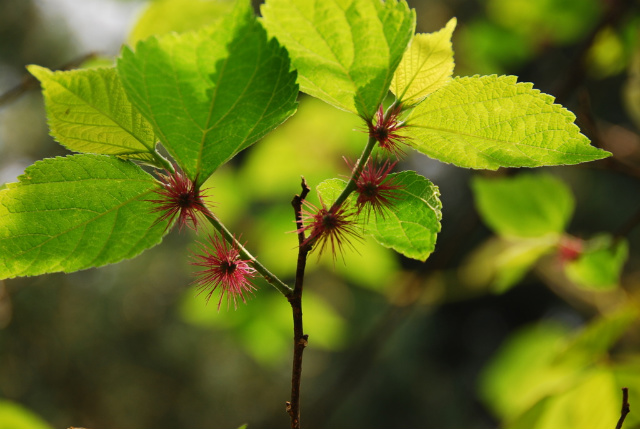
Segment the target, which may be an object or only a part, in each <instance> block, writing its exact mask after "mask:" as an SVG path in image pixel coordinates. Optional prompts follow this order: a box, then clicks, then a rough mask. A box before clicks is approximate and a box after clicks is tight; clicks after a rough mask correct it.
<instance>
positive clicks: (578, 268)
mask: <svg viewBox="0 0 640 429" xmlns="http://www.w3.org/2000/svg"><path fill="white" fill-rule="evenodd" d="M628 253H629V251H628V246H627V242H626V240H619V241H615V240H614V239H613V238H612V237H611V236H608V235H600V236H596V237H594V238H592V239H591V240H589V241H588V242H587V243H586V246H585V249H584V251H583V252H582V253H581V254H580V256H579V257H578V258H577V259H576V260H574V261H570V262H569V263H568V264H567V266H566V268H565V271H566V273H567V276H568V277H569V279H571V281H573V282H574V283H575V284H577V285H579V286H582V287H584V288H587V289H592V290H611V289H615V288H616V287H617V286H618V279H619V278H620V273H621V271H622V267H623V265H624V263H625V261H626V260H627V256H628Z"/></svg>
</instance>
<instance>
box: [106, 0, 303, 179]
mask: <svg viewBox="0 0 640 429" xmlns="http://www.w3.org/2000/svg"><path fill="white" fill-rule="evenodd" d="M118 72H119V73H120V77H121V79H122V82H123V85H124V88H125V90H126V91H127V94H128V96H129V98H130V99H131V101H132V102H133V103H134V104H135V105H136V106H137V107H138V108H139V109H140V111H141V112H142V114H143V115H144V116H145V117H146V118H147V119H148V120H149V122H151V123H152V124H153V127H154V130H155V131H156V134H157V135H158V137H159V139H160V141H161V142H162V143H163V145H164V146H165V147H166V148H167V150H168V151H169V152H170V153H171V155H172V156H173V158H174V159H175V160H176V162H177V163H178V164H179V165H180V166H181V167H182V169H183V170H184V171H185V172H186V173H187V174H188V176H189V177H190V178H191V179H192V180H196V179H197V181H198V182H199V184H201V183H202V182H204V181H205V180H206V179H207V178H208V177H209V176H210V175H211V173H213V171H215V169H216V168H218V167H219V166H220V165H222V164H223V163H225V162H226V161H228V160H229V159H231V158H232V157H233V156H234V155H235V154H237V153H238V152H240V151H241V150H243V149H245V148H247V147H248V146H250V145H251V144H253V143H255V142H256V141H257V140H258V139H260V138H261V137H263V136H264V135H265V134H267V133H268V132H269V131H271V130H273V129H274V128H275V127H277V126H278V125H279V124H281V123H282V122H283V121H284V120H286V119H287V118H288V117H289V116H291V115H292V114H293V113H294V111H295V109H296V97H297V95H298V87H297V85H296V84H295V79H296V74H295V72H291V71H290V64H289V59H288V56H287V52H286V51H285V50H284V49H283V48H282V47H280V46H279V45H278V43H277V42H276V41H275V40H273V39H272V40H267V35H266V32H265V31H264V29H263V28H262V27H261V26H260V25H259V24H258V23H257V21H256V19H255V17H254V16H253V12H252V10H251V8H250V6H249V4H248V2H244V1H242V2H239V3H238V6H237V7H236V9H235V10H234V12H233V13H231V14H229V15H226V16H225V17H224V18H222V20H221V21H220V22H219V24H218V25H215V26H212V27H207V28H205V29H203V30H200V31H198V32H190V33H183V34H179V35H178V34H175V33H171V34H167V35H164V36H158V37H151V38H149V39H147V40H145V41H141V42H139V43H138V44H137V46H136V49H135V52H134V51H132V50H131V49H129V48H125V49H124V50H123V52H122V57H121V58H120V59H119V60H118Z"/></svg>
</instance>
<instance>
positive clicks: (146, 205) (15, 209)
mask: <svg viewBox="0 0 640 429" xmlns="http://www.w3.org/2000/svg"><path fill="white" fill-rule="evenodd" d="M18 179H19V182H18V183H11V184H9V185H8V187H7V188H6V189H4V190H2V191H0V278H12V277H16V276H33V275H39V274H44V273H52V272H58V271H64V272H72V271H77V270H82V269H85V268H90V267H97V266H101V265H105V264H111V263H115V262H119V261H121V260H123V259H126V258H132V257H134V256H136V255H137V254H139V253H140V252H142V251H143V250H145V249H147V248H149V247H152V246H154V245H156V244H158V243H159V242H160V241H161V240H162V236H163V235H164V233H165V229H166V227H167V223H166V221H163V222H158V223H157V224H156V223H155V222H156V219H157V213H153V212H152V209H153V203H151V202H149V201H146V200H147V199H148V198H150V197H152V195H153V194H152V193H153V192H154V191H155V190H156V189H158V186H159V185H158V183H157V182H156V181H155V180H154V179H153V177H151V176H150V175H149V174H147V173H145V172H144V171H143V170H142V169H141V168H140V167H138V166H136V165H135V164H133V163H131V162H129V161H122V160H119V159H117V158H113V157H107V156H100V155H74V156H68V157H66V158H55V159H45V160H42V161H38V162H36V163H35V164H34V165H32V166H31V167H29V168H27V169H26V170H25V173H24V174H23V175H22V176H20V177H19V178H18Z"/></svg>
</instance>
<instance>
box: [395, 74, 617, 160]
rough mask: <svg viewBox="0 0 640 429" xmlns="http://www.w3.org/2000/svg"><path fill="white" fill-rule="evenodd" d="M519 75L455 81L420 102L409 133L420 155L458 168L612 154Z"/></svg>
mask: <svg viewBox="0 0 640 429" xmlns="http://www.w3.org/2000/svg"><path fill="white" fill-rule="evenodd" d="M516 79H517V78H516V77H515V76H495V75H493V76H473V77H461V78H455V79H453V81H452V82H451V83H449V84H448V85H446V86H445V87H443V88H441V89H440V90H439V91H436V92H434V93H433V94H431V95H430V96H429V97H427V98H426V99H425V100H424V101H423V102H422V103H421V104H419V105H418V106H417V107H416V108H415V109H414V110H413V112H412V113H411V115H410V116H409V118H408V120H407V123H408V125H409V126H408V127H407V128H405V129H404V131H403V134H405V135H406V136H407V137H408V138H409V139H411V142H412V145H413V147H414V148H415V149H416V150H418V151H419V152H421V153H423V154H425V155H427V156H429V157H431V158H434V159H437V160H440V161H442V162H447V163H452V164H455V165H457V166H459V167H465V168H480V169H489V170H496V169H498V168H499V167H539V166H543V165H561V164H578V163H580V162H587V161H593V160H596V159H601V158H605V157H607V156H610V155H611V154H610V153H609V152H606V151H604V150H601V149H597V148H595V147H593V146H591V145H590V144H589V139H587V138H586V137H585V136H584V135H582V134H580V130H579V129H578V127H577V126H576V125H575V124H574V120H575V116H574V115H573V114H572V113H571V112H569V111H568V110H566V109H564V108H563V107H562V106H560V105H559V104H554V103H553V100H554V98H553V97H551V96H550V95H547V94H542V93H540V91H538V90H535V89H533V88H532V84H530V83H516Z"/></svg>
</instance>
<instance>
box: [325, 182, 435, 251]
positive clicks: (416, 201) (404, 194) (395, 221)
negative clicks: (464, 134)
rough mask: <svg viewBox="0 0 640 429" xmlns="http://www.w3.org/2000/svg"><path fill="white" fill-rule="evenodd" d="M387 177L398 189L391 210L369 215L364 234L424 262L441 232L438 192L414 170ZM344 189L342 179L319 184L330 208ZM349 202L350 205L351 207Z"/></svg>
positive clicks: (344, 184)
mask: <svg viewBox="0 0 640 429" xmlns="http://www.w3.org/2000/svg"><path fill="white" fill-rule="evenodd" d="M389 178H390V180H392V181H393V183H394V185H398V186H401V188H400V189H398V190H397V191H396V193H397V198H396V199H394V200H393V207H391V208H390V209H389V210H387V211H385V216H384V217H382V216H374V215H371V216H369V218H368V222H367V224H366V229H365V231H366V233H367V234H369V235H371V236H373V238H375V240H376V241H377V242H378V243H380V244H381V245H383V246H385V247H388V248H391V249H393V250H395V251H396V252H398V253H401V254H403V255H404V256H406V257H408V258H413V259H418V260H421V261H424V260H426V259H427V258H428V257H429V255H430V254H431V253H432V252H433V250H434V249H435V245H436V238H437V235H438V232H440V220H441V219H442V212H441V210H442V203H441V202H440V199H439V196H440V191H439V190H438V187H437V186H435V185H434V184H433V183H431V182H430V181H429V180H427V179H426V178H424V177H422V176H420V175H419V174H417V173H416V172H415V171H403V172H401V173H394V174H390V175H389ZM345 186H346V182H345V181H344V180H341V179H329V180H325V181H324V182H322V183H321V184H320V185H318V194H319V195H320V197H321V198H322V200H323V201H324V202H325V203H326V204H327V205H329V204H330V203H331V202H333V201H334V200H335V199H336V198H337V197H338V195H339V194H340V192H342V189H344V188H345ZM352 200H353V198H351V201H350V202H349V203H351V204H353V201H352Z"/></svg>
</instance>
